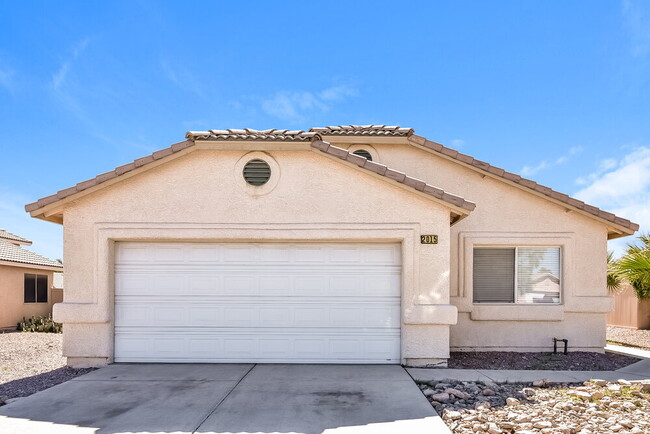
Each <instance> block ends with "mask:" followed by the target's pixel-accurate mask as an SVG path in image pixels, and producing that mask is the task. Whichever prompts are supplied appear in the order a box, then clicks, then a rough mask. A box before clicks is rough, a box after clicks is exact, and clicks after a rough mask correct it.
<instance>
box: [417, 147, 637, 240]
mask: <svg viewBox="0 0 650 434" xmlns="http://www.w3.org/2000/svg"><path fill="white" fill-rule="evenodd" d="M408 140H409V141H410V142H411V143H414V144H416V145H419V146H423V147H425V148H427V149H430V150H432V151H435V152H437V153H439V154H442V155H445V156H447V157H449V158H451V159H454V160H457V161H460V162H462V163H465V164H467V165H469V166H471V167H473V168H475V169H479V170H480V171H483V172H486V173H489V174H491V175H496V176H498V177H500V178H503V179H506V180H508V181H511V182H514V183H515V184H518V185H520V186H522V187H525V188H527V189H529V190H532V191H535V192H537V193H540V194H542V195H544V196H546V197H549V198H551V199H555V200H557V201H559V202H562V203H564V204H566V205H569V206H571V207H573V208H577V209H579V210H582V211H585V212H587V213H588V214H591V215H593V216H596V217H599V218H601V219H603V220H606V221H608V222H612V223H615V224H617V225H619V226H623V227H624V228H627V229H630V230H632V231H637V230H638V229H639V225H638V224H637V223H633V222H631V221H630V220H628V219H624V218H622V217H618V216H616V215H614V214H612V213H611V212H607V211H603V210H601V209H600V208H597V207H595V206H592V205H588V204H586V203H585V202H583V201H581V200H578V199H574V198H572V197H570V196H569V195H566V194H564V193H560V192H558V191H555V190H553V189H551V188H549V187H545V186H543V185H541V184H538V183H536V182H535V181H532V180H530V179H526V178H522V177H521V176H519V175H517V174H515V173H511V172H507V171H505V170H503V169H500V168H498V167H495V166H492V165H491V164H489V163H486V162H485V161H481V160H477V159H476V158H474V157H470V156H469V155H465V154H461V153H460V152H458V151H456V150H454V149H451V148H447V147H446V146H443V145H441V144H440V143H436V142H432V141H430V140H427V139H426V138H424V137H421V136H416V135H413V136H410V137H409V138H408Z"/></svg>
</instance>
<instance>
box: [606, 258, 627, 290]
mask: <svg viewBox="0 0 650 434" xmlns="http://www.w3.org/2000/svg"><path fill="white" fill-rule="evenodd" d="M616 265H617V263H616V260H615V259H614V252H612V251H609V252H607V289H608V290H609V292H616V291H618V290H619V289H621V286H623V278H622V277H621V275H620V274H619V273H618V269H617V267H616Z"/></svg>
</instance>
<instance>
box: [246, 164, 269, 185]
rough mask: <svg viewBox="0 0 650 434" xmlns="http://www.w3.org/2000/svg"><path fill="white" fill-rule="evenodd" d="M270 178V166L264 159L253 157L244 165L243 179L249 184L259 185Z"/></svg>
mask: <svg viewBox="0 0 650 434" xmlns="http://www.w3.org/2000/svg"><path fill="white" fill-rule="evenodd" d="M269 178H271V167H269V165H268V163H267V162H266V161H264V160H260V159H257V158H256V159H254V160H251V161H249V162H248V163H246V165H245V166H244V179H245V180H246V182H248V183H249V184H250V185H254V186H256V187H259V186H260V185H264V184H266V183H267V182H268V181H269Z"/></svg>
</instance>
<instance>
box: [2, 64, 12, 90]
mask: <svg viewBox="0 0 650 434" xmlns="http://www.w3.org/2000/svg"><path fill="white" fill-rule="evenodd" d="M0 87H4V88H5V89H7V90H8V91H10V92H11V91H12V90H13V89H14V71H13V70H11V69H9V68H7V67H0Z"/></svg>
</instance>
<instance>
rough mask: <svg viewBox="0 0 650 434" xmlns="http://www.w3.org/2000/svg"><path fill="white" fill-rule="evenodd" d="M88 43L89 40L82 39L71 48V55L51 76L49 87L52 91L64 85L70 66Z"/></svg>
mask: <svg viewBox="0 0 650 434" xmlns="http://www.w3.org/2000/svg"><path fill="white" fill-rule="evenodd" d="M89 42H90V39H88V38H86V39H82V40H81V41H79V42H78V43H77V44H76V45H75V46H74V47H72V55H71V56H70V57H68V58H67V59H66V60H64V61H63V63H62V64H61V66H60V67H59V69H58V70H57V71H56V72H55V73H54V74H52V81H51V82H50V85H51V86H52V88H53V89H54V90H58V89H59V88H61V86H63V85H64V84H65V82H66V79H67V78H68V73H69V72H70V68H71V66H72V64H73V63H74V62H75V61H76V60H77V58H78V57H79V56H80V55H81V53H83V52H84V50H85V49H86V47H87V46H88V43H89Z"/></svg>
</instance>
